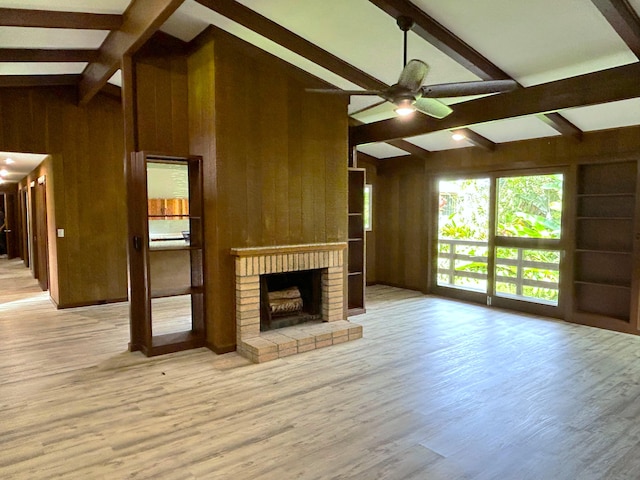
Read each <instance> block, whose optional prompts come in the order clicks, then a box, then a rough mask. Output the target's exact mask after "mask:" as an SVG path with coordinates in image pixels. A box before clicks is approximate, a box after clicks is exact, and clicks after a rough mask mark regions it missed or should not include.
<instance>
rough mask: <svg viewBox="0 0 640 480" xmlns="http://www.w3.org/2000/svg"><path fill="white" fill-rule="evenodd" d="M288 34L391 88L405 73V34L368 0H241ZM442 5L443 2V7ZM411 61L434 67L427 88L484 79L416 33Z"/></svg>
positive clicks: (411, 38) (410, 42)
mask: <svg viewBox="0 0 640 480" xmlns="http://www.w3.org/2000/svg"><path fill="white" fill-rule="evenodd" d="M240 3H242V4H244V5H246V6H247V7H249V8H251V9H252V10H255V11H256V12H258V13H260V14H262V15H264V16H265V17H267V18H269V19H270V20H273V21H275V22H276V23H278V24H280V25H282V26H284V27H285V28H287V29H288V30H291V31H292V32H294V33H296V34H297V35H300V36H301V37H303V38H305V39H306V40H309V41H310V42H312V43H315V44H316V45H318V46H319V47H320V48H323V49H324V50H327V51H328V52H330V53H332V54H333V55H336V56H338V57H340V58H341V59H343V60H344V61H346V62H347V63H349V64H351V65H353V66H355V67H357V68H359V69H360V70H363V71H365V72H367V73H368V74H370V75H372V76H374V77H375V78H377V79H378V80H381V81H383V82H385V83H387V84H393V83H396V82H397V80H398V76H399V74H400V72H401V71H402V61H403V53H402V50H403V33H402V32H401V31H400V29H399V28H398V26H397V25H396V21H395V19H393V18H392V17H391V16H389V15H387V14H386V13H385V12H383V11H382V10H380V9H379V8H378V7H376V6H375V5H373V4H372V3H371V2H369V1H368V0H348V1H345V0H322V1H318V0H269V1H268V2H265V1H264V0H240ZM440 3H441V2H440ZM408 57H409V58H419V59H421V60H423V61H425V62H426V63H428V64H429V65H430V66H431V70H430V71H429V75H428V76H427V81H426V83H427V84H431V83H444V82H449V81H471V80H478V77H477V76H475V75H474V74H472V73H471V72H469V71H468V70H467V69H465V68H464V67H462V66H460V65H459V64H458V63H456V62H455V61H453V60H451V59H450V58H449V57H447V56H446V55H444V54H443V53H442V52H441V51H439V50H438V49H436V48H435V47H433V46H432V45H430V44H428V43H427V42H425V41H424V40H422V39H421V38H420V37H418V36H417V35H416V34H414V33H412V32H410V33H409V40H408Z"/></svg>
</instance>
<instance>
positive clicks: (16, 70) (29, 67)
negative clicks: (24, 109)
mask: <svg viewBox="0 0 640 480" xmlns="http://www.w3.org/2000/svg"><path fill="white" fill-rule="evenodd" d="M86 66H87V63H86V62H39V63H28V62H26V63H0V75H61V74H78V73H82V71H83V70H84V68H85V67H86Z"/></svg>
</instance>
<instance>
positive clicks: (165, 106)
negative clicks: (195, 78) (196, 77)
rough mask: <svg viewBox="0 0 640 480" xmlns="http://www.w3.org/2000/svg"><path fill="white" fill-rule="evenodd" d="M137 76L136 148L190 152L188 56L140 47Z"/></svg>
mask: <svg viewBox="0 0 640 480" xmlns="http://www.w3.org/2000/svg"><path fill="white" fill-rule="evenodd" d="M135 77H136V117H137V122H136V126H137V150H139V151H149V152H157V153H166V154H171V155H177V156H180V155H181V156H187V155H189V117H188V107H187V104H188V95H187V92H188V87H187V58H186V56H185V55H181V54H175V53H167V52H166V51H165V52H164V54H158V53H155V52H154V51H153V50H151V51H149V50H144V51H141V52H140V53H139V54H138V55H136V58H135Z"/></svg>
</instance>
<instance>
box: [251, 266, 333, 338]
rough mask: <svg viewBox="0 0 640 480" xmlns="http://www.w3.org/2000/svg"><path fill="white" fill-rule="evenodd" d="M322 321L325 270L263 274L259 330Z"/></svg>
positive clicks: (261, 277) (261, 279) (261, 276)
mask: <svg viewBox="0 0 640 480" xmlns="http://www.w3.org/2000/svg"><path fill="white" fill-rule="evenodd" d="M321 318H322V271H321V270H320V269H315V270H303V271H299V272H286V273H271V274H265V275H260V331H263V332H264V331H266V330H273V329H276V328H284V327H290V326H292V325H298V324H300V323H304V322H308V321H310V320H320V319H321Z"/></svg>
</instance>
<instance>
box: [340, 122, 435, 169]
mask: <svg viewBox="0 0 640 480" xmlns="http://www.w3.org/2000/svg"><path fill="white" fill-rule="evenodd" d="M349 125H350V126H356V125H365V123H364V122H362V121H360V120H356V119H355V118H352V117H349ZM385 143H387V144H389V145H391V146H393V147H396V148H399V149H400V150H404V151H405V152H407V153H408V154H410V155H413V156H415V157H418V158H422V159H425V160H427V159H428V158H429V156H430V155H431V152H430V151H429V150H426V149H424V148H422V147H419V146H418V145H415V144H413V143H411V142H407V141H406V140H399V139H398V140H389V141H388V142H385Z"/></svg>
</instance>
